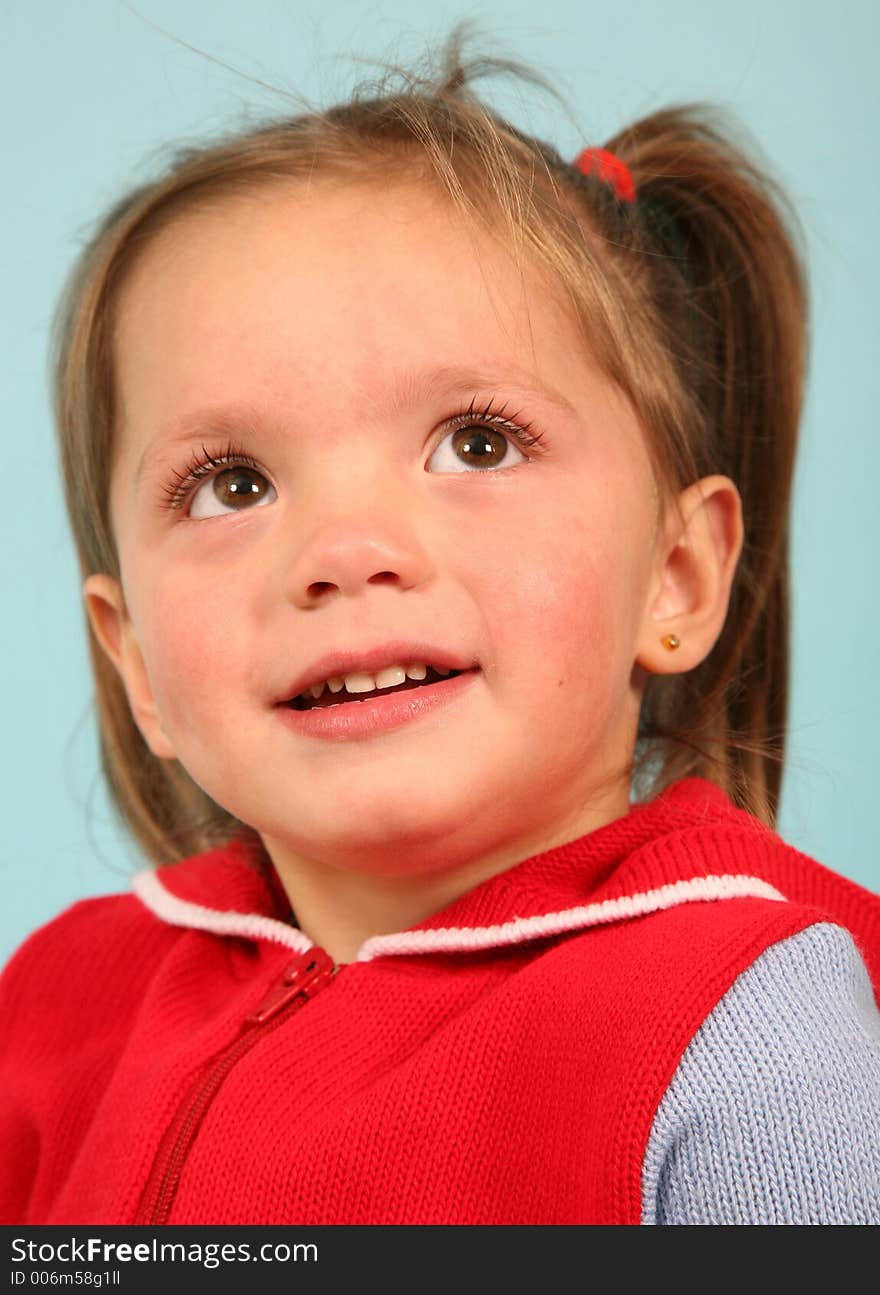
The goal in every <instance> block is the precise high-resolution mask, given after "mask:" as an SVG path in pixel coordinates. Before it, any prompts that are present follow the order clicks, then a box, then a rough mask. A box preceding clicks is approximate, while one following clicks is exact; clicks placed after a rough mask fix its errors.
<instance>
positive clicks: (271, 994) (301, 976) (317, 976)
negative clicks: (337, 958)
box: [242, 946, 336, 1030]
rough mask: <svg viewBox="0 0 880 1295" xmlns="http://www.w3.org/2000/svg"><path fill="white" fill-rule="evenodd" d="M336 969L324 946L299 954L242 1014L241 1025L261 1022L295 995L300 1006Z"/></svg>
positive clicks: (250, 1027) (321, 987)
mask: <svg viewBox="0 0 880 1295" xmlns="http://www.w3.org/2000/svg"><path fill="white" fill-rule="evenodd" d="M335 971H336V967H335V966H334V965H333V959H332V958H331V957H330V955H329V953H327V952H326V951H325V950H324V949H319V948H318V947H317V946H315V947H314V948H312V949H309V950H308V952H307V953H301V954H299V955H298V956H297V957H296V958H294V960H293V961H292V962H290V963H288V965H287V966H286V967H285V969H284V972H283V974H282V975H281V978H280V979H279V980H276V981H275V982H274V983H273V984H272V985H271V986H270V988H269V990H268V992H267V993H266V995H265V997H264V998H263V1000H262V1002H261V1003H260V1004H259V1006H258V1007H256V1008H255V1009H254V1011H253V1012H251V1014H250V1016H247V1017H245V1020H244V1025H243V1027H242V1028H243V1029H245V1030H248V1029H252V1028H253V1027H254V1026H255V1025H262V1024H263V1022H264V1021H268V1020H270V1019H271V1018H272V1017H273V1016H276V1015H277V1014H278V1012H280V1011H281V1009H282V1008H284V1007H286V1006H287V1004H288V1003H291V1002H293V1000H294V999H295V998H299V999H301V1000H302V1001H301V1004H300V1006H303V1005H304V1004H305V1003H307V1002H308V1001H309V999H310V998H314V996H315V994H317V993H318V992H319V991H320V990H321V989H323V988H324V986H325V985H326V984H328V983H329V981H330V980H331V979H332V977H333V974H334V972H335Z"/></svg>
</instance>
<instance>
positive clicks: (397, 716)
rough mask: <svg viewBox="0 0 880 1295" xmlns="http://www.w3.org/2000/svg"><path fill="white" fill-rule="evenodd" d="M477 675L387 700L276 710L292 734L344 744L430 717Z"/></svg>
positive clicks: (466, 673)
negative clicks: (353, 739) (305, 708)
mask: <svg viewBox="0 0 880 1295" xmlns="http://www.w3.org/2000/svg"><path fill="white" fill-rule="evenodd" d="M479 673H480V671H479V668H477V669H476V670H465V671H464V672H463V673H462V674H459V675H456V676H455V677H454V678H453V679H444V680H443V682H442V683H434V684H431V685H430V686H429V687H427V688H410V689H407V691H406V692H395V693H389V694H388V696H387V697H382V696H371V697H365V698H364V700H363V701H346V702H341V703H340V704H339V705H338V706H321V707H316V708H315V709H313V710H293V709H292V708H291V707H290V706H278V707H276V709H277V711H278V714H279V715H280V717H281V720H282V722H283V723H284V724H286V725H287V726H288V728H292V729H293V731H294V732H295V733H301V734H302V735H303V736H304V737H320V738H325V739H328V740H330V741H334V740H335V741H338V742H344V741H348V740H350V739H352V738H358V737H371V736H372V735H373V734H374V733H387V732H388V731H389V730H390V729H395V728H400V727H401V725H403V724H409V723H410V721H411V720H414V719H421V718H422V716H423V715H432V714H434V713H435V712H436V711H438V710H440V709H441V707H443V706H448V705H449V704H450V703H451V702H453V701H455V700H456V698H458V697H461V696H463V695H464V693H466V692H467V691H468V690H469V689H470V688H472V687H473V686H474V683H475V682H476V678H477V675H478V674H479Z"/></svg>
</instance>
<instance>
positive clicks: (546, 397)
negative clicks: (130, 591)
mask: <svg viewBox="0 0 880 1295" xmlns="http://www.w3.org/2000/svg"><path fill="white" fill-rule="evenodd" d="M492 387H501V388H508V389H509V390H510V391H511V392H512V393H513V394H514V395H517V396H525V397H527V398H536V399H538V400H542V401H543V402H544V403H546V404H548V405H552V406H553V407H555V408H556V409H558V410H559V411H560V412H562V413H563V414H567V415H569V416H576V415H577V410H576V409H575V407H574V405H573V404H572V403H571V401H570V400H568V399H567V398H566V397H565V396H564V395H563V394H562V393H561V392H560V391H557V390H556V389H555V388H554V387H551V386H549V385H548V384H547V383H544V382H541V381H540V380H539V379H538V378H537V376H536V375H535V374H534V373H531V372H528V371H526V370H523V369H519V368H517V367H516V366H512V365H505V366H504V368H503V369H498V370H492V369H487V368H475V367H473V366H470V365H460V364H445V365H440V366H438V367H434V368H430V369H424V370H422V371H420V372H418V373H415V374H407V375H406V376H404V377H402V378H401V379H400V380H399V382H398V383H397V385H396V387H395V389H394V391H393V393H392V398H391V402H390V405H389V407H388V411H389V412H390V413H392V414H397V413H400V412H402V411H404V410H406V409H411V408H413V407H414V406H415V405H418V404H420V403H422V402H424V401H425V400H429V399H431V398H433V397H435V396H439V395H441V394H443V393H444V392H446V393H447V394H449V395H450V396H452V395H455V394H458V393H460V392H466V391H470V390H476V391H479V390H488V389H489V388H492ZM260 421H262V419H261V416H260V414H259V412H258V410H257V408H256V406H253V405H240V406H238V405H228V404H227V405H208V406H206V407H204V408H202V409H197V410H193V411H191V412H190V413H187V414H183V415H181V416H180V417H178V418H175V419H173V420H172V422H171V423H169V424H168V426H167V427H166V428H165V429H164V430H163V432H162V433H161V434H160V435H159V436H158V437H157V438H156V439H155V440H154V441H151V442H150V443H149V445H147V447H146V449H145V450H144V452H143V454H142V455H141V457H140V460H139V462H138V465H137V468H136V469H135V473H134V479H133V484H134V486H135V487H137V486H138V485H139V484H140V481H141V478H142V476H143V473H144V469H145V468H146V466H147V464H148V463H149V462H150V461H151V459H152V458H153V457H154V456H155V455H157V454H159V453H160V452H161V451H162V450H166V449H171V448H172V447H173V446H175V445H180V444H185V443H189V442H192V441H194V440H196V439H198V437H199V436H205V437H207V436H211V437H214V436H230V437H232V436H236V435H240V434H241V432H242V425H243V424H244V425H247V424H256V423H258V422H260Z"/></svg>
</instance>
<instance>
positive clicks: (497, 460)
mask: <svg viewBox="0 0 880 1295" xmlns="http://www.w3.org/2000/svg"><path fill="white" fill-rule="evenodd" d="M510 451H513V458H511V457H510ZM438 456H439V457H440V460H441V463H440V466H439V467H436V468H433V469H432V471H434V472H464V471H466V470H467V468H468V467H471V468H474V469H476V470H477V471H481V470H482V471H484V472H485V471H486V470H487V469H490V468H499V467H512V466H513V465H514V464H515V463H522V462H523V461H524V460H525V459H526V455H525V454H523V452H522V450H520V449H518V448H517V446H515V445H514V443H513V441H512V439H511V436H510V435H509V434H508V433H505V432H502V431H501V430H500V429H499V428H497V427H479V426H475V425H473V424H470V425H469V426H467V427H459V428H458V429H457V430H456V431H453V432H450V433H449V434H448V435H447V436H445V437H444V438H443V440H442V441H441V442H440V444H439V445H438V446H437V449H436V450H435V451H434V454H433V455H432V459H433V458H436V457H438Z"/></svg>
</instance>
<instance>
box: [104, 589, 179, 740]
mask: <svg viewBox="0 0 880 1295" xmlns="http://www.w3.org/2000/svg"><path fill="white" fill-rule="evenodd" d="M83 598H84V599H85V604H86V611H87V612H88V616H89V621H90V622H91V626H92V630H93V631H94V634H95V637H96V639H97V640H98V642H99V643H100V645H101V647H102V648H103V650H104V652H105V653H106V655H107V656H108V657H109V659H110V661H112V663H113V665H114V666H115V667H116V669H117V671H118V672H119V677H120V678H121V680H122V683H123V685H124V687H125V691H126V695H127V696H128V704H129V706H130V707H131V713H132V716H133V717H134V721H135V723H136V724H137V726H138V728H139V729H140V731H141V733H142V734H143V736H144V741H145V742H146V743H147V745H148V746H149V748H150V750H151V751H152V752H153V754H154V755H157V756H159V757H160V759H163V760H173V759H175V758H176V752H175V751H174V748H173V747H172V745H171V743H170V741H169V740H168V737H167V735H166V733H165V730H164V729H163V727H162V722H161V720H160V719H159V714H158V711H157V710H156V703H155V701H154V700H153V692H152V688H151V686H150V681H149V678H148V677H147V671H146V667H145V665H144V659H143V656H142V655H141V649H140V645H139V644H138V641H137V636H136V634H135V630H134V626H133V625H132V623H131V618H130V617H129V614H128V610H127V608H126V606H125V597H124V595H123V592H122V588H121V586H120V584H119V581H118V580H115V579H114V578H113V577H112V576H108V575H103V574H101V575H93V576H89V577H88V579H87V580H86V581H85V583H84V584H83Z"/></svg>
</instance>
